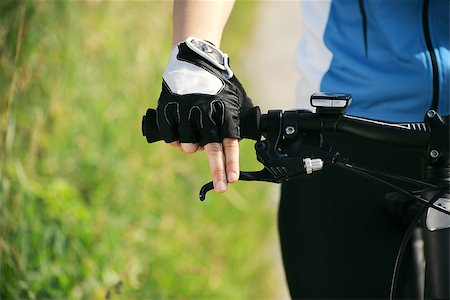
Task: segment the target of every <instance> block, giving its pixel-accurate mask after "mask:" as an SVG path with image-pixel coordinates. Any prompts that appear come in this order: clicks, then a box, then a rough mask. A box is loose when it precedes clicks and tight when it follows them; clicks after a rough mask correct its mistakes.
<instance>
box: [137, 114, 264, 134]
mask: <svg viewBox="0 0 450 300" xmlns="http://www.w3.org/2000/svg"><path fill="white" fill-rule="evenodd" d="M260 116H261V110H260V109H259V107H258V106H255V107H253V108H252V109H250V110H248V111H246V112H241V118H240V129H241V138H243V139H252V140H259V139H260V137H261V133H260V132H259V120H260ZM142 135H143V136H145V138H146V139H147V142H149V143H154V142H157V141H160V140H162V139H163V138H162V137H161V134H160V133H159V128H158V122H157V121H156V110H154V109H153V108H149V109H147V112H146V113H145V115H144V116H143V117H142Z"/></svg>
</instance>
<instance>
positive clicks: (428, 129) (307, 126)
mask: <svg viewBox="0 0 450 300" xmlns="http://www.w3.org/2000/svg"><path fill="white" fill-rule="evenodd" d="M271 112H275V113H277V114H280V118H281V122H282V124H281V127H282V128H283V130H282V132H283V135H284V138H295V137H296V136H297V135H298V134H299V133H302V132H313V131H315V132H327V131H328V132H330V131H339V132H345V133H348V134H351V135H354V136H358V137H362V138H367V139H370V140H372V141H376V142H381V143H387V144H391V145H396V146H402V147H407V148H411V149H417V150H429V152H431V151H432V150H436V151H438V152H441V151H444V152H448V143H445V142H442V143H440V144H441V145H439V147H438V148H440V149H433V147H432V146H433V145H431V143H432V142H434V140H436V141H439V140H445V139H443V138H445V134H447V139H448V132H449V123H450V122H449V116H446V117H444V118H442V117H441V116H439V115H438V114H437V113H435V112H428V114H427V116H426V119H425V122H415V123H391V122H385V121H379V120H372V119H366V118H360V117H356V116H350V115H344V114H336V113H319V112H318V113H312V112H310V111H305V110H289V111H285V112H282V111H278V110H273V111H269V113H267V114H261V113H260V110H259V107H257V106H256V107H254V108H253V110H252V111H250V112H249V113H247V114H246V115H244V116H241V136H242V138H247V139H252V140H259V139H260V138H261V135H263V136H264V135H266V134H267V132H268V131H269V130H270V128H268V118H269V115H270V113H271ZM433 120H435V121H433ZM435 124H440V126H433V125H435ZM433 127H434V128H433ZM142 133H143V135H144V136H145V137H146V138H147V141H148V142H149V143H152V142H156V141H159V140H162V138H161V135H160V134H159V129H158V125H157V121H156V111H155V110H154V109H148V110H147V113H146V115H145V116H144V117H143V120H142ZM432 134H433V135H439V137H438V136H434V137H433V140H432ZM430 155H433V156H435V155H436V154H435V153H434V152H433V154H430Z"/></svg>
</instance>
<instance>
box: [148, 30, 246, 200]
mask: <svg viewBox="0 0 450 300" xmlns="http://www.w3.org/2000/svg"><path fill="white" fill-rule="evenodd" d="M252 107H253V104H252V103H251V101H250V99H249V98H248V97H247V95H246V93H245V91H244V89H243V87H242V85H241V84H240V82H239V81H238V79H237V78H236V77H235V76H234V74H233V72H232V71H231V69H230V67H229V65H228V56H227V55H226V54H225V53H223V52H222V51H220V50H219V49H218V48H217V47H215V46H214V45H213V44H211V43H209V42H207V41H204V40H200V39H197V38H193V37H189V38H188V39H186V41H184V42H182V43H180V44H178V45H176V46H175V47H174V48H173V50H172V53H171V55H170V59H169V64H168V66H167V68H166V71H165V72H164V75H163V84H162V92H161V95H160V97H159V100H158V107H157V109H156V110H157V122H158V127H159V130H160V134H161V136H162V138H163V139H164V140H165V141H166V142H167V143H170V144H171V145H172V146H174V147H175V148H177V149H180V150H182V151H184V152H186V153H194V152H197V151H198V150H202V149H203V146H204V150H205V152H206V154H207V157H208V161H209V166H210V170H211V174H212V179H213V184H214V189H215V190H216V191H217V192H224V191H225V190H226V189H227V186H228V183H234V182H236V181H237V180H238V179H239V145H238V142H239V139H240V138H241V131H240V115H241V113H245V112H246V111H249V110H251V109H252Z"/></svg>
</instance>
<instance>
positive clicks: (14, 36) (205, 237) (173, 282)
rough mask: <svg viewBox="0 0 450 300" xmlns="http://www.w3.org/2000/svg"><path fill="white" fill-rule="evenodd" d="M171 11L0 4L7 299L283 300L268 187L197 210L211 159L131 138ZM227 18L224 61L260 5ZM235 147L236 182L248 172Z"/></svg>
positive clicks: (165, 45) (164, 5)
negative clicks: (276, 298) (278, 298)
mask: <svg viewBox="0 0 450 300" xmlns="http://www.w3.org/2000/svg"><path fill="white" fill-rule="evenodd" d="M171 6H172V4H171V3H170V2H167V1H150V2H131V1H130V2H128V1H124V2H60V1H39V2H34V1H15V0H3V1H1V2H0V117H1V119H0V122H1V123H0V124H1V127H0V129H1V136H0V137H1V141H0V155H1V156H0V180H1V182H0V184H1V186H0V268H1V273H0V276H1V277H0V298H1V299H17V298H25V299H67V298H69V299H79V298H83V299H94V298H97V299H103V298H116V297H120V298H125V299H144V298H146V299H155V298H156V299H158V298H189V299H193V298H224V299H230V298H241V299H242V298H272V296H273V295H275V294H274V293H276V292H277V287H276V286H274V284H273V283H274V281H273V273H272V260H273V258H272V257H271V256H272V255H273V254H271V253H270V251H269V250H268V249H269V248H270V247H273V245H272V243H274V236H275V235H274V232H275V230H274V228H275V224H274V223H275V216H274V203H273V202H271V201H269V200H268V198H269V194H270V191H269V190H268V185H265V184H259V183H238V184H236V185H234V186H232V187H231V188H230V190H229V191H228V192H227V193H225V194H220V195H219V194H214V193H211V194H209V195H208V199H207V201H206V202H205V203H200V202H199V201H198V200H197V198H196V197H197V196H196V195H197V193H198V188H199V187H200V186H201V184H203V183H205V182H206V181H208V180H209V172H208V166H207V160H206V158H205V157H204V156H203V155H184V154H182V153H179V152H177V151H176V150H172V149H171V148H170V147H168V146H166V145H164V144H163V143H160V144H153V145H148V144H147V143H146V142H145V140H144V138H143V137H142V136H141V134H140V119H141V115H142V114H143V113H144V112H145V109H146V108H147V107H148V106H155V104H156V99H157V97H158V93H159V89H160V84H161V79H160V77H161V74H162V72H163V69H164V67H165V64H166V60H167V57H168V54H169V51H170V46H171V42H170V36H171V26H170V19H171V13H172V12H171ZM236 6H237V7H236V8H235V10H234V13H233V16H232V20H231V21H230V28H229V29H228V30H227V32H226V35H225V37H224V42H223V45H222V47H223V48H224V49H225V50H226V51H228V52H230V54H231V56H232V57H239V55H238V51H239V49H240V46H239V45H242V42H243V40H244V39H245V37H246V36H248V34H249V32H250V29H251V24H252V19H253V18H254V11H255V7H256V2H252V1H243V2H238V3H237V4H236ZM233 66H234V69H235V70H238V72H239V66H236V65H233ZM244 81H245V80H244ZM241 144H242V150H241V151H242V152H241V159H242V160H243V161H242V168H243V169H244V168H245V169H256V168H258V166H257V165H256V164H255V162H254V161H255V159H254V154H253V151H252V143H249V142H245V141H244V142H242V143H241ZM244 158H245V159H244Z"/></svg>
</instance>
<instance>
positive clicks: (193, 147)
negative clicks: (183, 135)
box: [181, 143, 199, 153]
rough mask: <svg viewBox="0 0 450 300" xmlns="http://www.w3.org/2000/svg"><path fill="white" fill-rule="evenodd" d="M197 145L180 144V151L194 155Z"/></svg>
mask: <svg viewBox="0 0 450 300" xmlns="http://www.w3.org/2000/svg"><path fill="white" fill-rule="evenodd" d="M198 147H199V146H198V144H193V143H181V149H182V150H183V152H186V153H195V152H196V151H197V150H198Z"/></svg>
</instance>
